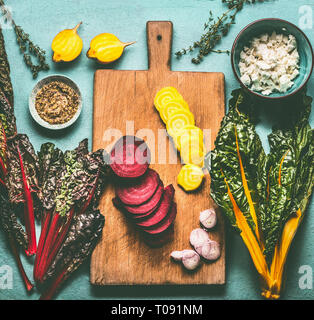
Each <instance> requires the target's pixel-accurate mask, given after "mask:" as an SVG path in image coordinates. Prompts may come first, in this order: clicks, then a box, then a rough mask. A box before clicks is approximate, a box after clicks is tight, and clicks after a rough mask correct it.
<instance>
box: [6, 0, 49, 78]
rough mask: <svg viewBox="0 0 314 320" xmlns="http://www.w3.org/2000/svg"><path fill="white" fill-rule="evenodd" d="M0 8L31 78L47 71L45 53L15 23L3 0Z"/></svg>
mask: <svg viewBox="0 0 314 320" xmlns="http://www.w3.org/2000/svg"><path fill="white" fill-rule="evenodd" d="M0 6H1V11H2V14H3V15H5V17H6V18H7V20H10V22H11V24H12V26H13V29H14V32H15V35H16V41H17V43H18V46H19V48H20V52H21V53H22V54H23V58H24V62H25V64H26V66H27V67H28V68H29V69H30V70H31V72H32V75H33V78H34V79H35V78H37V76H38V73H39V72H40V71H47V70H49V65H48V64H47V63H46V52H45V50H43V49H41V48H40V47H39V46H38V45H35V44H34V43H33V42H32V40H31V39H30V37H29V34H28V33H26V32H25V31H24V30H23V28H22V27H21V26H19V25H17V24H16V23H15V21H14V20H13V18H12V16H11V13H10V12H8V10H7V7H6V6H5V3H4V1H3V0H0ZM32 57H34V58H35V59H36V60H37V64H34V62H33V58H32Z"/></svg>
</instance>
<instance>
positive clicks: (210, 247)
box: [197, 240, 220, 260]
mask: <svg viewBox="0 0 314 320" xmlns="http://www.w3.org/2000/svg"><path fill="white" fill-rule="evenodd" d="M197 252H198V253H199V255H200V256H202V257H203V258H204V259H206V260H216V259H218V258H219V257H220V245H219V243H218V242H216V241H212V240H209V241H208V242H207V243H205V244H203V245H202V246H201V247H200V248H198V250H197Z"/></svg>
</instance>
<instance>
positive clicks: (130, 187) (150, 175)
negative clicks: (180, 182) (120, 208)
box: [116, 169, 160, 206]
mask: <svg viewBox="0 0 314 320" xmlns="http://www.w3.org/2000/svg"><path fill="white" fill-rule="evenodd" d="M159 184H160V178H159V175H158V173H157V172H156V171H155V170H153V169H148V170H147V172H146V173H145V175H143V176H142V177H140V178H138V179H136V180H132V181H127V182H125V183H123V184H122V183H120V184H119V185H116V195H117V196H118V197H119V199H120V200H121V201H122V202H123V204H125V205H131V206H138V205H141V204H143V203H145V202H146V201H148V200H149V199H150V198H151V197H152V196H153V194H154V193H155V192H156V190H157V188H158V186H159Z"/></svg>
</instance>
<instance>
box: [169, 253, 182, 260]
mask: <svg viewBox="0 0 314 320" xmlns="http://www.w3.org/2000/svg"><path fill="white" fill-rule="evenodd" d="M170 257H171V258H172V259H173V260H174V261H182V257H183V251H172V252H171V253H170Z"/></svg>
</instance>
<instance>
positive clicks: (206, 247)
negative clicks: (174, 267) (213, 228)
mask: <svg viewBox="0 0 314 320" xmlns="http://www.w3.org/2000/svg"><path fill="white" fill-rule="evenodd" d="M190 243H191V245H192V246H193V247H194V249H195V251H196V252H197V253H198V254H199V255H200V256H201V257H202V258H204V259H205V260H216V259H218V258H219V257H220V254H221V253H220V245H219V243H218V242H216V241H213V240H211V239H210V238H209V235H208V233H207V232H206V231H205V230H203V229H201V228H197V229H194V230H193V231H192V232H191V234H190Z"/></svg>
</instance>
